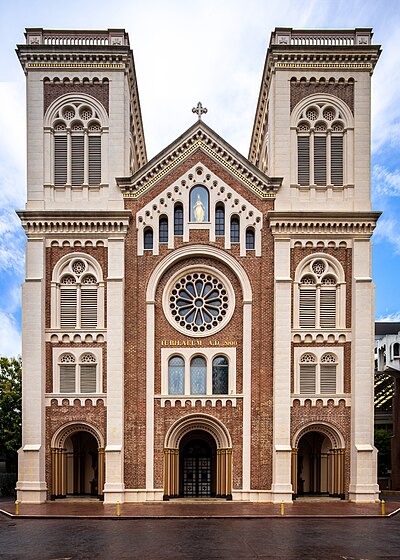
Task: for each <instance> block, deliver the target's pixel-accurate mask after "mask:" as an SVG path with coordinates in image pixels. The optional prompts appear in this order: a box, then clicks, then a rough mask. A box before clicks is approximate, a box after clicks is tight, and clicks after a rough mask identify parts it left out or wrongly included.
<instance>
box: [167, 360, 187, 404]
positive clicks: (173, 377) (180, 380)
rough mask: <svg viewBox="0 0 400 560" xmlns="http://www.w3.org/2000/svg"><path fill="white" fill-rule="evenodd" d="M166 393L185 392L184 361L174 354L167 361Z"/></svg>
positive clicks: (178, 393)
mask: <svg viewBox="0 0 400 560" xmlns="http://www.w3.org/2000/svg"><path fill="white" fill-rule="evenodd" d="M168 393H169V394H170V395H183V394H184V393H185V362H184V361H183V358H181V357H180V356H174V357H173V358H170V360H169V362H168Z"/></svg>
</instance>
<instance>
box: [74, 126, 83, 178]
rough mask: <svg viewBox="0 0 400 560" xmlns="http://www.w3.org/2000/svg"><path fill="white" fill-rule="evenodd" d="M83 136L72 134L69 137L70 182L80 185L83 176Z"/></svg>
mask: <svg viewBox="0 0 400 560" xmlns="http://www.w3.org/2000/svg"><path fill="white" fill-rule="evenodd" d="M84 141H85V139H84V136H83V134H82V135H80V134H79V135H72V137H71V159H72V168H71V182H72V184H73V185H82V183H83V182H84V177H85V172H84V169H85V149H84Z"/></svg>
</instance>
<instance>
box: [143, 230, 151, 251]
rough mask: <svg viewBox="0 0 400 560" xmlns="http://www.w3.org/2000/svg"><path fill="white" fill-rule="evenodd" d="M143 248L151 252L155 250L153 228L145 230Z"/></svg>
mask: <svg viewBox="0 0 400 560" xmlns="http://www.w3.org/2000/svg"><path fill="white" fill-rule="evenodd" d="M143 248H144V249H150V250H151V249H153V229H152V228H151V227H146V228H144V232H143Z"/></svg>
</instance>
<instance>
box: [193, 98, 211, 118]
mask: <svg viewBox="0 0 400 560" xmlns="http://www.w3.org/2000/svg"><path fill="white" fill-rule="evenodd" d="M207 111H208V109H206V108H205V107H203V105H202V104H201V102H200V101H199V102H198V103H197V107H193V109H192V113H197V115H198V117H199V121H201V115H205V114H206V113H207Z"/></svg>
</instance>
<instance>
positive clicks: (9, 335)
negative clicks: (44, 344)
mask: <svg viewBox="0 0 400 560" xmlns="http://www.w3.org/2000/svg"><path fill="white" fill-rule="evenodd" d="M18 354H21V334H20V332H19V330H18V328H17V325H16V323H15V320H14V318H13V316H12V315H10V314H7V313H4V312H3V311H1V310H0V355H1V356H7V357H12V356H17V355H18Z"/></svg>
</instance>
